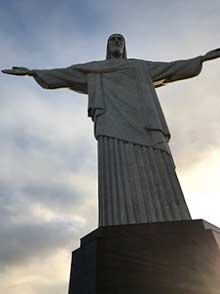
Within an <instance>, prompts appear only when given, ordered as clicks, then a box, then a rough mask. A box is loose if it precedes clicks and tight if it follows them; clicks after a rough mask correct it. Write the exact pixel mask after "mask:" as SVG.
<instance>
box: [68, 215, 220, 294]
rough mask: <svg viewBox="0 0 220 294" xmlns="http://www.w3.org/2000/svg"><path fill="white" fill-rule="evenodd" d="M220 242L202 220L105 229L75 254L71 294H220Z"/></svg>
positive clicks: (90, 236)
mask: <svg viewBox="0 0 220 294" xmlns="http://www.w3.org/2000/svg"><path fill="white" fill-rule="evenodd" d="M219 240H220V230H219V229H218V228H216V227H214V226H212V225H211V224H209V223H207V222H205V221H202V220H195V221H178V222H164V223H152V224H134V225H120V226H108V227H100V228H98V229H97V230H95V231H93V232H92V233H90V234H88V235H87V236H85V237H84V238H82V239H81V246H80V248H79V249H77V250H76V251H74V252H73V257H72V266H71V276H70V285H69V294H125V293H126V294H146V293H147V294H148V293H149V294H174V293H175V294H203V293H204V294H220V248H219V245H218V244H220V243H219Z"/></svg>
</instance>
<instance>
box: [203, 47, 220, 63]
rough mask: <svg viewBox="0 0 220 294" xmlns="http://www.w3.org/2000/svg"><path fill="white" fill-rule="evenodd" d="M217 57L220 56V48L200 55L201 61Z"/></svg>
mask: <svg viewBox="0 0 220 294" xmlns="http://www.w3.org/2000/svg"><path fill="white" fill-rule="evenodd" d="M219 57H220V48H218V49H215V50H211V51H209V52H207V53H206V54H205V55H203V56H202V61H203V62H204V61H208V60H212V59H216V58H219Z"/></svg>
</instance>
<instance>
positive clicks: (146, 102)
mask: <svg viewBox="0 0 220 294" xmlns="http://www.w3.org/2000/svg"><path fill="white" fill-rule="evenodd" d="M201 68H202V60H201V57H196V58H192V59H188V60H179V61H173V62H152V61H145V60H139V59H119V60H117V59H109V60H105V61H94V62H90V63H85V64H79V65H73V66H70V67H68V68H62V69H51V70H34V71H33V73H34V78H35V80H36V81H37V82H38V83H39V84H40V85H41V86H42V87H43V88H47V89H56V88H64V87H66V88H70V89H72V90H74V91H77V92H80V93H83V94H88V96H89V103H88V115H89V116H90V117H91V118H92V120H93V121H94V124H95V128H94V131H95V137H96V138H97V139H98V153H99V225H112V224H128V223H141V222H142V223H144V222H154V221H167V220H178V219H190V214H189V211H188V208H187V205H186V203H185V200H184V196H183V193H182V191H181V188H180V185H179V182H178V179H177V177H176V174H175V166H174V164H173V161H172V156H171V154H170V150H169V146H168V141H169V138H170V132H169V129H168V126H167V124H166V120H165V118H164V114H163V112H162V109H161V106H160V103H159V100H158V97H157V94H156V91H155V87H158V86H163V85H165V84H168V83H171V82H174V81H177V80H182V79H186V78H191V77H194V76H196V75H198V74H199V73H200V71H201Z"/></svg>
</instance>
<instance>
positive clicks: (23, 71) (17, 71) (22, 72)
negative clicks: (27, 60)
mask: <svg viewBox="0 0 220 294" xmlns="http://www.w3.org/2000/svg"><path fill="white" fill-rule="evenodd" d="M2 72H3V73H6V74H9V75H16V76H26V75H28V76H31V75H32V73H31V70H29V69H28V68H26V67H16V66H13V67H12V69H4V70H2Z"/></svg>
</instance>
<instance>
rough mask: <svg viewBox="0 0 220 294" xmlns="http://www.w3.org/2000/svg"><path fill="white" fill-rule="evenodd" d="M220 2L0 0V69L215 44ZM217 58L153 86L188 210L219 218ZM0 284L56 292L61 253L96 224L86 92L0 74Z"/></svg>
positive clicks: (182, 53)
mask: <svg viewBox="0 0 220 294" xmlns="http://www.w3.org/2000/svg"><path fill="white" fill-rule="evenodd" d="M219 19H220V2H219V0H210V1H206V0H185V1H178V0H169V1H165V0H144V1H142V0H137V1H133V0H126V1H125V0H121V1H116V0H111V1H106V0H94V1H92V0H90V1H88V0H87V1H86V0H80V1H76V0H72V1H70V0H65V1H58V0H44V1H43V0H40V1H39V0H19V1H17V0H8V1H4V0H2V1H0V40H1V46H0V56H1V59H0V68H1V69H5V68H10V67H11V66H26V67H28V68H30V69H43V68H45V69H46V68H57V67H66V66H70V65H72V64H76V63H84V62H88V61H93V60H103V59H105V54H106V52H105V51H106V40H107V38H108V36H109V35H110V34H112V33H115V32H118V33H122V34H123V35H124V36H125V38H126V43H127V52H128V57H130V58H140V59H146V60H157V61H158V60H161V61H171V60H178V59H187V58H191V57H196V56H199V55H202V54H204V53H206V52H207V51H209V50H211V49H215V48H218V47H220V41H219ZM219 76H220V59H219V60H214V61H210V62H208V63H205V64H204V66H203V70H202V72H201V74H200V75H199V76H198V77H196V78H193V79H189V80H184V81H181V82H176V83H174V84H171V85H168V86H166V87H161V88H160V89H158V95H159V97H160V102H161V104H162V107H163V110H164V113H165V116H166V118H167V122H168V125H169V128H170V131H171V134H172V139H171V142H170V147H171V150H172V154H173V157H174V160H175V163H176V167H177V174H178V177H179V180H180V183H181V186H182V189H183V191H184V195H185V198H186V201H187V204H188V206H189V209H190V211H191V214H192V217H193V218H194V219H198V218H200V219H205V220H207V221H209V222H211V223H213V224H215V225H217V226H220V214H219V205H220V199H219V196H220V184H219V183H220V116H219V113H220V100H219V99H220V84H219ZM0 89H1V96H0V112H1V115H0V153H1V157H0V166H1V169H0V187H1V188H0V228H1V229H0V244H1V245H0V280H1V283H0V292H1V293H5V292H7V294H12V293H13V294H14V293H16V294H37V293H41V294H50V293H51V294H52V293H53V294H54V293H55V294H61V293H62V294H63V293H67V291H68V280H69V272H70V262H71V251H72V250H74V249H76V248H77V247H78V246H79V240H80V238H81V237H83V236H84V235H86V234H87V233H89V232H91V231H92V230H93V229H95V228H96V227H97V205H98V203H97V150H96V149H97V146H96V141H95V139H94V136H93V124H92V122H91V121H90V120H89V119H88V118H87V102H88V100H87V96H85V95H80V94H77V93H75V92H73V91H70V90H67V89H60V90H50V91H49V90H45V89H42V88H41V87H40V86H39V85H37V84H36V83H35V82H34V80H33V79H32V78H30V77H16V76H9V75H4V74H2V73H1V74H0Z"/></svg>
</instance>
